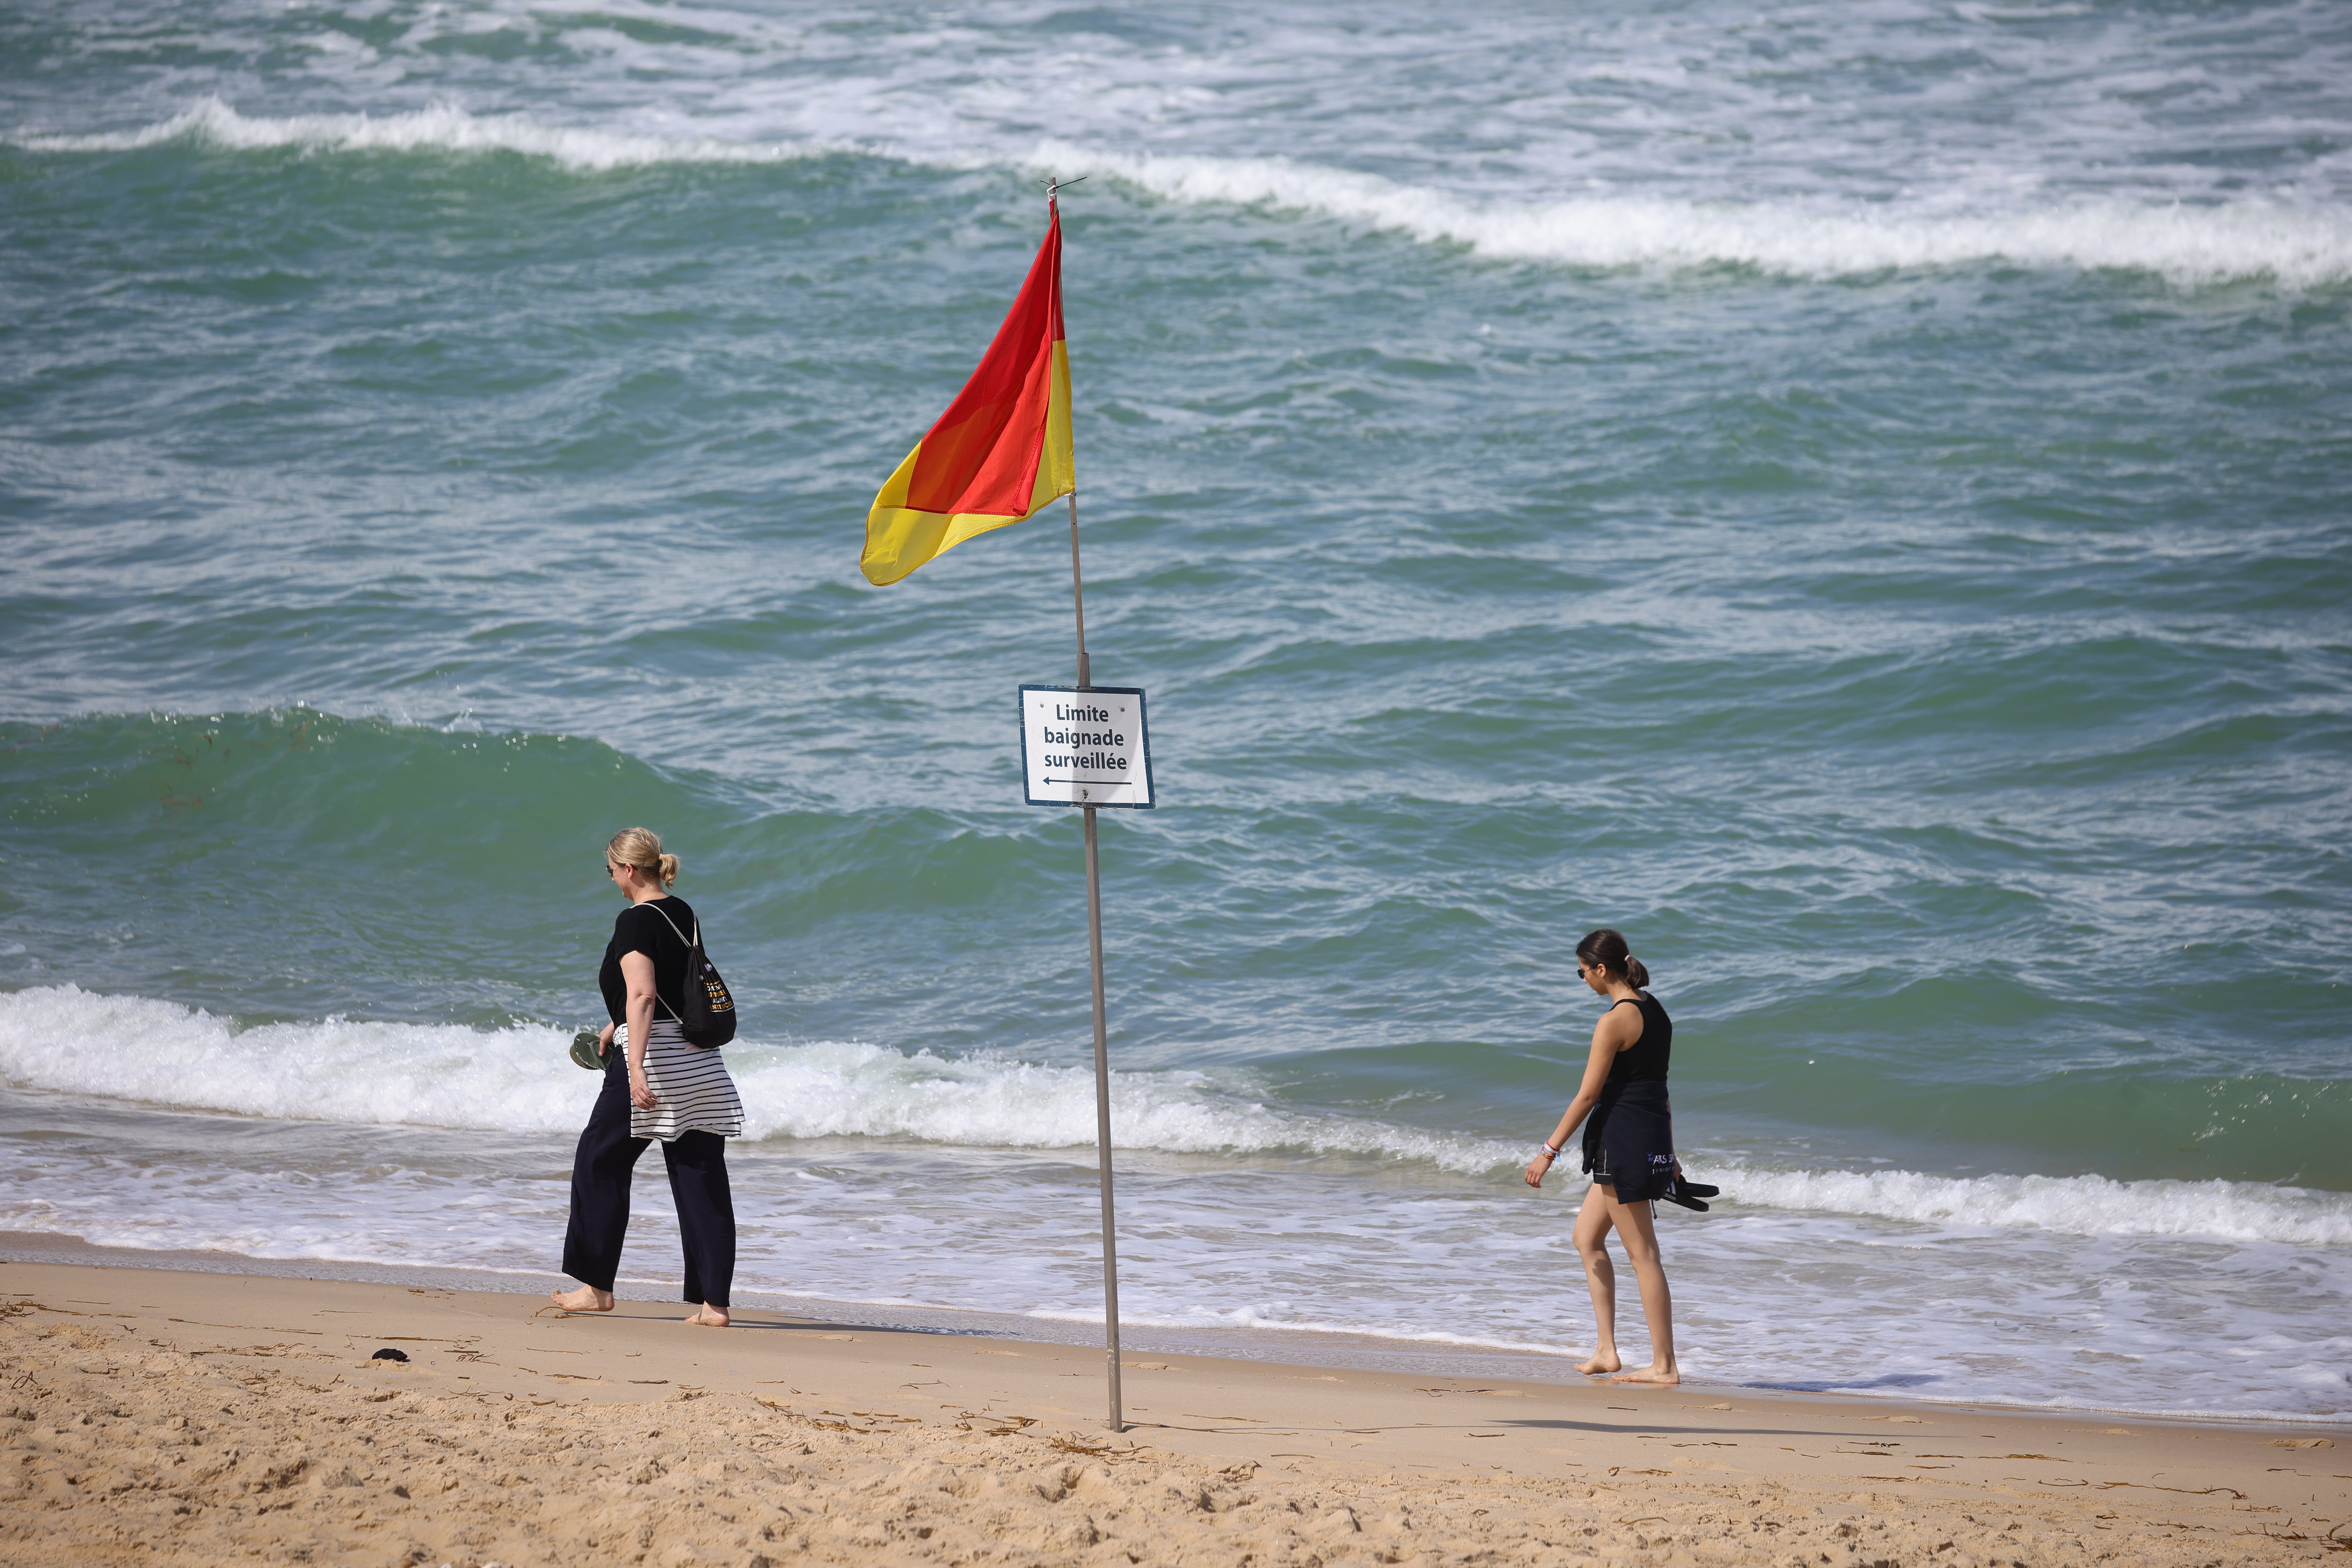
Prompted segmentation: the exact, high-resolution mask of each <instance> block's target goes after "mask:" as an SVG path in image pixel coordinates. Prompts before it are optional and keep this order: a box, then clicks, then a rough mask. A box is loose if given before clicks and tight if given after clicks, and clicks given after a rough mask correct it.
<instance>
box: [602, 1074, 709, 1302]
mask: <svg viewBox="0 0 2352 1568" xmlns="http://www.w3.org/2000/svg"><path fill="white" fill-rule="evenodd" d="M650 1142H653V1140H652V1139H650V1138H632V1137H631V1136H629V1066H628V1059H627V1054H626V1053H625V1052H624V1051H622V1050H620V1049H618V1048H615V1049H614V1052H613V1059H612V1061H611V1062H609V1063H608V1064H606V1066H605V1068H604V1092H603V1093H601V1094H599V1095H597V1097H596V1109H595V1110H592V1111H590V1112H589V1113H588V1125H587V1127H586V1129H585V1130H583V1131H582V1132H581V1134H580V1149H579V1152H577V1153H575V1154H574V1155H573V1156H572V1223H571V1225H570V1226H568V1227H566V1229H565V1231H564V1235H563V1271H564V1272H565V1273H566V1274H569V1275H571V1276H572V1278H573V1279H577V1280H579V1281H580V1282H581V1283H582V1284H583V1285H593V1286H594V1287H595V1288H596V1289H599V1290H610V1289H612V1288H613V1281H614V1279H615V1278H616V1277H617V1276H618V1275H619V1274H620V1271H621V1243H622V1240H623V1238H624V1237H625V1236H626V1234H627V1232H628V1228H629V1178H630V1176H631V1175H632V1174H634V1173H635V1171H636V1168H637V1156H638V1155H640V1154H642V1153H644V1152H646V1144H648V1143H650ZM662 1163H664V1164H666V1165H667V1166H668V1167H669V1191H670V1196H671V1197H672V1198H674V1199H676V1200H677V1228H678V1232H679V1235H680V1236H681V1237H683V1238H684V1239H685V1242H686V1295H685V1299H686V1300H688V1301H707V1302H709V1304H710V1305H712V1306H714V1307H717V1308H719V1309H721V1310H725V1308H726V1306H727V1292H728V1288H729V1287H730V1286H731V1285H733V1284H734V1282H735V1194H734V1193H733V1192H732V1191H731V1190H730V1188H729V1186H728V1184H727V1140H726V1139H724V1138H721V1137H720V1136H719V1134H718V1133H716V1132H702V1131H692V1132H682V1133H680V1134H678V1136H677V1139H676V1141H674V1142H667V1143H664V1144H663V1145H662Z"/></svg>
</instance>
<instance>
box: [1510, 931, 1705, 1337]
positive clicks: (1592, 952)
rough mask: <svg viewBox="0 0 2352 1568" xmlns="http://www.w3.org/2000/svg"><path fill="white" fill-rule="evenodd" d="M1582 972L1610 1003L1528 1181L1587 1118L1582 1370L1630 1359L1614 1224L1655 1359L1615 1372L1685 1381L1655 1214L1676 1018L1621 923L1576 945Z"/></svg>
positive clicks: (1665, 1150) (1669, 1120)
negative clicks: (1588, 1300)
mask: <svg viewBox="0 0 2352 1568" xmlns="http://www.w3.org/2000/svg"><path fill="white" fill-rule="evenodd" d="M1576 973H1577V978H1579V979H1580V980H1582V981H1583V982H1584V983H1585V984H1587V985H1589V986H1591V988H1592V989H1593V990H1594V991H1595V992H1596V993H1598V994H1601V995H1603V996H1606V997H1608V998H1609V1008H1608V1011H1606V1012H1604V1013H1602V1014H1601V1021H1600V1022H1599V1023H1597V1024H1595V1025H1593V1026H1592V1054H1591V1057H1590V1058H1587V1059H1586V1061H1585V1064H1584V1081H1583V1083H1582V1084H1580V1085H1579V1086H1578V1088H1577V1091H1576V1098H1575V1099H1574V1100H1570V1101H1569V1102H1568V1110H1565V1111H1563V1112H1562V1113H1561V1115H1560V1119H1559V1126H1558V1127H1557V1128H1555V1129H1553V1131H1552V1135H1551V1137H1550V1138H1549V1139H1548V1140H1546V1141H1545V1143H1544V1146H1543V1151H1542V1152H1540V1153H1538V1155H1537V1156H1536V1157H1535V1158H1534V1159H1533V1160H1531V1161H1529V1162H1528V1169H1527V1177H1526V1180H1527V1184H1528V1185H1529V1186H1531V1187H1539V1186H1541V1185H1543V1179H1544V1173H1545V1172H1546V1171H1549V1170H1550V1169H1551V1165H1552V1162H1553V1161H1554V1160H1557V1159H1559V1153H1560V1151H1561V1150H1562V1149H1564V1148H1566V1147H1567V1146H1568V1139H1569V1134H1570V1133H1572V1132H1574V1131H1576V1124H1577V1123H1578V1122H1580V1121H1582V1122H1584V1123H1585V1126H1584V1169H1585V1171H1586V1172H1587V1173H1589V1174H1590V1175H1591V1177H1592V1187H1591V1191H1589V1192H1587V1193H1586V1194H1584V1206H1583V1207H1582V1208H1580V1209H1579V1210H1578V1211H1577V1215H1576V1250H1577V1252H1578V1253H1579V1254H1580V1256H1581V1257H1582V1258H1583V1259H1584V1279H1585V1283H1586V1284H1587V1285H1588V1286H1590V1287H1591V1290H1592V1316H1593V1320H1594V1321H1595V1322H1596V1323H1597V1324H1598V1325H1599V1327H1600V1342H1599V1343H1598V1344H1597V1345H1596V1346H1595V1347H1594V1349H1593V1352H1592V1358H1591V1360H1590V1361H1585V1362H1580V1363H1577V1370H1578V1371H1579V1372H1582V1373H1614V1372H1618V1371H1619V1369H1620V1368H1622V1366H1623V1365H1624V1363H1622V1362H1621V1361H1620V1360H1618V1358H1617V1271H1616V1269H1615V1268H1613V1267H1612V1265H1611V1263H1610V1261H1609V1245H1608V1243H1609V1233H1610V1232H1611V1231H1612V1230H1614V1231H1615V1232H1616V1233H1617V1236H1618V1238H1619V1239H1620V1240H1621V1241H1622V1242H1623V1243H1624V1247H1625V1256H1626V1257H1627V1258H1630V1259H1631V1260H1632V1262H1633V1277H1634V1278H1635V1279H1638V1280H1639V1281H1640V1282H1641V1286H1642V1312H1643V1316H1645V1317H1646V1318H1648V1319H1649V1321H1650V1364H1649V1365H1648V1366H1646V1367H1643V1368H1641V1369H1639V1370H1638V1371H1634V1372H1627V1373H1621V1374H1620V1375H1619V1376H1618V1377H1616V1378H1615V1379H1614V1380H1613V1381H1615V1382H1618V1383H1680V1382H1681V1381H1682V1373H1680V1372H1678V1371H1676V1370H1675V1310H1674V1301H1673V1300H1672V1298H1670V1297H1669V1296H1668V1295H1667V1293H1666V1270H1665V1266H1664V1264H1663V1263H1661V1262H1660V1261H1659V1259H1658V1234H1657V1230H1656V1228H1655V1227H1654V1225H1653V1224H1652V1222H1651V1218H1650V1205H1651V1203H1652V1201H1653V1200H1654V1199H1657V1198H1662V1197H1664V1196H1665V1195H1666V1193H1667V1191H1668V1189H1669V1188H1671V1187H1672V1186H1673V1184H1674V1180H1675V1125H1674V1114H1673V1112H1672V1111H1671V1110H1669V1109H1668V1107H1667V1104H1666V1057H1667V1054H1668V1053H1669V1052H1670V1051H1671V1050H1672V1049H1673V1047H1674V1041H1675V1026H1674V1021H1673V1020H1672V1019H1670V1018H1668V1017H1667V1016H1666V1010H1665V1008H1664V1007H1662V1006H1660V1005H1658V999H1657V998H1656V997H1654V996H1653V995H1651V994H1649V991H1648V986H1649V984H1650V972H1649V971H1648V970H1647V969H1645V968H1643V965H1642V961H1641V960H1640V959H1637V958H1635V957H1634V956H1633V953H1632V952H1630V951H1628V949H1627V947H1626V944H1625V939H1624V937H1623V936H1622V935H1620V934H1619V933H1618V932H1616V931H1610V930H1607V929H1605V928H1604V929H1602V930H1601V931H1594V932H1592V933H1591V935H1589V936H1587V937H1586V938H1585V939H1584V940H1583V941H1582V942H1579V943H1577V944H1576ZM1588 1116H1589V1117H1590V1118H1591V1120H1590V1121H1587V1120H1586V1118H1587V1117H1588Z"/></svg>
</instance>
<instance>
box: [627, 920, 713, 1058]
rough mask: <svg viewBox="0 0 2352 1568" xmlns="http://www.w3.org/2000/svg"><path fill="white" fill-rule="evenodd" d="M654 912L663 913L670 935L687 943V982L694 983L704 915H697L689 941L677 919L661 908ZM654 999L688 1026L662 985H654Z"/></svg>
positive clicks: (681, 1023) (680, 1026) (683, 1024)
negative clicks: (678, 925) (669, 1001)
mask: <svg viewBox="0 0 2352 1568" xmlns="http://www.w3.org/2000/svg"><path fill="white" fill-rule="evenodd" d="M659 902H661V900H659V899H647V900H646V903H648V904H657V903H659ZM639 907H640V908H642V907H643V906H642V905H641V906H639ZM654 913H656V914H657V915H661V918H662V924H664V925H666V926H667V927H669V934H670V935H672V936H674V937H676V938H677V940H678V941H679V942H685V943H686V983H687V984H688V985H691V984H694V982H695V973H694V955H695V954H696V953H698V952H701V951H702V917H701V916H699V915H697V916H696V917H695V920H694V940H693V941H692V942H687V940H686V933H685V932H684V931H680V930H678V929H677V921H674V920H672V919H670V918H669V916H668V915H667V914H664V913H663V911H661V910H655V911H654ZM654 1000H655V1001H656V1002H659V1003H661V1005H662V1011H664V1012H666V1013H667V1014H668V1015H669V1016H671V1017H672V1018H675V1019H677V1026H678V1027H679V1028H681V1029H683V1028H685V1027H686V1020H685V1019H683V1018H679V1017H678V1016H677V1008H675V1007H673V1006H671V1005H669V1003H668V1001H667V999H665V998H664V997H663V995H662V994H661V987H660V986H658V985H656V986H655V987H654Z"/></svg>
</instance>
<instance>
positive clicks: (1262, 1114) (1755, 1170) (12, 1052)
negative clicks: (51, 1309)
mask: <svg viewBox="0 0 2352 1568" xmlns="http://www.w3.org/2000/svg"><path fill="white" fill-rule="evenodd" d="M565 1042H566V1037H565V1035H564V1034H563V1032H562V1031H561V1030H558V1029H554V1028H550V1027H547V1026H541V1025H530V1024H524V1025H517V1026H513V1027H510V1028H505V1029H475V1028H467V1027H464V1026H455V1025H426V1024H386V1023H365V1022H356V1021H352V1020H348V1019H340V1018H331V1019H327V1020H325V1021H323V1022H317V1023H290V1024H268V1025H262V1026H257V1027H252V1028H239V1027H237V1026H236V1025H235V1024H234V1023H233V1022H232V1021H230V1020H226V1019H222V1018H218V1017H215V1016H213V1015H211V1014H209V1013H205V1012H203V1011H201V1010H197V1009H191V1008H187V1007H184V1006H182V1005H178V1004H176V1003H172V1002H164V1001H158V1000H154V999H152V998H146V997H137V996H108V995H102V994H97V993H93V992H87V991H82V990H80V989H79V988H77V987H75V986H72V985H64V986H45V987H37V988H35V989H31V990H26V991H19V992H16V993H14V994H5V995H0V1074H5V1077H6V1078H7V1079H8V1080H9V1081H10V1082H11V1083H14V1084H17V1085H20V1086H23V1087H26V1088H34V1089H50V1090H56V1091H61V1092H67V1093H76V1094H89V1095H98V1096H104V1097H107V1098H110V1099H116V1100H133V1101H143V1102H146V1103H149V1104H153V1105H163V1106H172V1107H179V1108H185V1109H201V1110H227V1111H236V1112H242V1113H246V1114H250V1115H256V1116H263V1117H271V1118H280V1119H289V1120H304V1121H344V1122H353V1123H362V1124H389V1123H412V1124H420V1125H425V1126H437V1127H451V1128H476V1129H493V1130H499V1131H516V1132H536V1133H554V1134H562V1133H568V1132H570V1131H573V1130H574V1129H576V1128H577V1126H578V1124H579V1121H580V1117H581V1113H582V1107H583V1092H584V1089H585V1088H586V1084H585V1081H584V1079H583V1076H582V1074H581V1073H580V1071H579V1069H578V1068H574V1067H572V1065H571V1064H570V1062H569V1061H567V1060H566V1059H565V1058H564V1054H563V1047H564V1045H565ZM728 1059H729V1063H730V1068H731V1069H732V1070H733V1072H734V1074H735V1077H736V1081H737V1083H738V1084H739V1086H740V1089H741V1090H742V1095H743V1100H744V1108H745V1112H746V1116H747V1121H748V1126H747V1132H748V1134H749V1135H750V1136H751V1137H754V1138H889V1139H910V1140H919V1141H922V1142H932V1143H942V1144H950V1145H958V1146H962V1147H968V1148H995V1149H1041V1150H1043V1149H1070V1150H1078V1149H1085V1148H1087V1147H1089V1146H1091V1145H1092V1143H1093V1142H1094V1127H1095V1111H1094V1079H1093V1075H1092V1073H1091V1072H1090V1071H1089V1070H1088V1069H1087V1068H1080V1067H1055V1066H1049V1065H1042V1064H1038V1063H1034V1062H1024V1061H1020V1060H1014V1059H1009V1058H1003V1057H994V1056H975V1057H940V1056H934V1055H932V1054H931V1053H929V1052H928V1051H916V1052H913V1053H908V1052H903V1051H895V1050H890V1049H887V1048H885V1047H879V1046H875V1045H869V1044H864V1043H858V1042H846V1041H819V1042H814V1043H810V1044H804V1045H790V1046H773V1045H760V1044H757V1043H751V1042H745V1043H740V1044H738V1045H736V1046H734V1047H730V1048H729V1051H728ZM1112 1107H1113V1114H1112V1128H1113V1134H1114V1139H1115V1141H1116V1142H1117V1144H1118V1146H1119V1147H1121V1148H1124V1149H1131V1150H1152V1151H1159V1152H1168V1153H1183V1154H1222V1155H1227V1156H1246V1155H1251V1154H1277V1153H1302V1152H1303V1153H1315V1154H1350V1155H1360V1156H1364V1157H1369V1158H1373V1159H1380V1160H1389V1161H1398V1162H1419V1163H1425V1164H1427V1165H1430V1166H1433V1167H1435V1168H1437V1169H1440V1170H1444V1171H1450V1172H1454V1173H1464V1174H1479V1173H1493V1172H1501V1171H1507V1170H1510V1169H1513V1168H1515V1167H1516V1166H1517V1164H1518V1163H1520V1161H1521V1160H1522V1158H1523V1157H1524V1151H1523V1150H1522V1149H1521V1148H1520V1147H1519V1146H1518V1145H1517V1143H1512V1142H1502V1141H1498V1140H1496V1139H1492V1138H1479V1137H1475V1136H1462V1135H1455V1134H1448V1133H1443V1132H1434V1131H1423V1130H1422V1129H1418V1128H1412V1127H1405V1126H1399V1125H1397V1124H1395V1123H1392V1122H1386V1121H1378V1120H1374V1119H1371V1118H1359V1117H1348V1116H1339V1115H1331V1114H1325V1113H1318V1112H1312V1111H1307V1110H1296V1109H1290V1108H1286V1107H1283V1106H1280V1105H1277V1104H1272V1103H1268V1100H1267V1098H1266V1097H1265V1096H1264V1095H1262V1094H1260V1093H1259V1092H1257V1088H1256V1085H1255V1080H1254V1079H1252V1077H1251V1076H1250V1075H1249V1074H1247V1073H1245V1072H1240V1071H1234V1072H1228V1073H1216V1072H1202V1071H1188V1070H1176V1071H1164V1072H1118V1073H1115V1074H1113V1084H1112ZM1685 1159H1686V1160H1688V1161H1689V1162H1690V1163H1691V1164H1692V1166H1693V1169H1694V1171H1695V1173H1697V1174H1699V1175H1700V1176H1702V1177H1703V1178H1704V1179H1706V1180H1708V1181H1712V1182H1715V1183H1717V1184H1720V1185H1721V1186H1722V1187H1723V1188H1724V1189H1725V1202H1726V1204H1727V1206H1728V1207H1732V1208H1738V1209H1764V1210H1780V1211H1814V1212H1822V1213H1832V1214H1841V1215H1860V1216H1868V1217H1872V1218H1877V1219H1885V1220H1895V1221H1900V1222H1904V1223H1906V1224H1912V1225H1926V1226H1940V1227H1955V1226H1970V1227H1983V1228H1987V1229H1993V1230H2014V1229H2020V1228H2031V1229H2038V1230H2045V1231H2053V1232H2058V1233H2065V1234H2074V1235H2082V1236H2116V1237H2134V1236H2150V1237H2165V1236H2178V1237H2224V1238H2229V1239H2231V1240H2238V1241H2261V1242H2273V1243H2283V1244H2285V1245H2289V1246H2301V1247H2343V1246H2352V1194H2340V1193H2321V1192H2311V1191H2305V1190H2303V1189H2299V1188H2293V1187H2273V1186H2267V1185H2263V1184H2259V1183H2251V1182H2223V1181H2209V1182H2183V1181H2133V1182H2123V1181H2115V1180H2112V1179H2110V1178H2107V1177H2105V1176H2098V1175H2080V1176H2036V1175H1985V1176H1941V1175H1932V1174H1927V1173H1920V1172H1916V1171H1904V1170H1878V1171H1843V1170H1805V1169H1789V1168H1785V1167H1775V1166H1769V1165H1764V1164H1759V1163H1754V1162H1752V1161H1742V1160H1719V1161H1718V1160H1710V1159H1708V1157H1707V1156H1706V1154H1705V1153H1704V1152H1702V1151H1686V1152H1685Z"/></svg>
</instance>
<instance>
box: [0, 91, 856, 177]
mask: <svg viewBox="0 0 2352 1568" xmlns="http://www.w3.org/2000/svg"><path fill="white" fill-rule="evenodd" d="M12 140H13V141H14V142H15V144H16V145H17V146H19V147H22V148H24V149H25V150H26V151H27V152H32V153H131V152H137V151H138V150H140V149H141V148H144V147H156V146H162V145H163V144H165V143H167V142H201V143H204V144H205V145H209V146H215V147H224V148H229V149H232V150H235V151H239V152H252V151H262V150H268V149H273V148H281V147H292V148H302V149H309V150H314V151H319V152H331V153H373V152H395V153H410V152H418V151H435V152H446V153H524V154H526V155H528V156H531V157H539V158H548V159H551V160H553V161H554V162H555V163H559V164H561V165H562V166H563V167H565V168H567V169H582V170H595V171H603V170H608V169H626V168H641V167H645V166H647V165H651V164H658V163H793V162H796V161H798V160H801V159H804V158H817V157H824V156H826V155H828V154H831V153H837V152H841V151H845V149H844V148H841V147H838V146H833V145H828V144H825V143H821V142H727V141H721V140H719V139H718V138H716V137H708V136H692V137H664V136H646V135H639V134H635V133H633V132H614V131H596V130H589V129H582V128H575V127H571V126H562V125H548V124H545V123H542V122H541V121H536V120H533V119H531V118H530V116H528V115H523V114H499V115H474V114H469V113H467V111H466V110H463V109H459V108H457V106H456V105H454V104H435V105H432V106H431V107H429V108H425V109H419V110H410V111H408V112H406V113H401V114H386V115H380V116H379V115H370V114H295V115H287V116H283V117H271V116H267V115H244V114H240V113H238V112H237V111H236V110H235V109H232V108H231V107H229V106H228V105H227V104H226V103H224V102H222V101H221V100H219V99H218V98H213V97H206V98H204V99H201V100H198V101H197V102H196V104H195V105H194V107H193V108H191V109H189V110H186V111H185V112H184V113H180V114H175V115H173V116H172V118H170V119H169V120H162V121H156V122H155V123H153V124H152V125H142V126H140V127H138V128H136V129H134V130H131V131H110V132H97V133H93V134H89V135H63V134H42V133H26V134H19V135H17V136H16V137H14V138H12Z"/></svg>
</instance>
